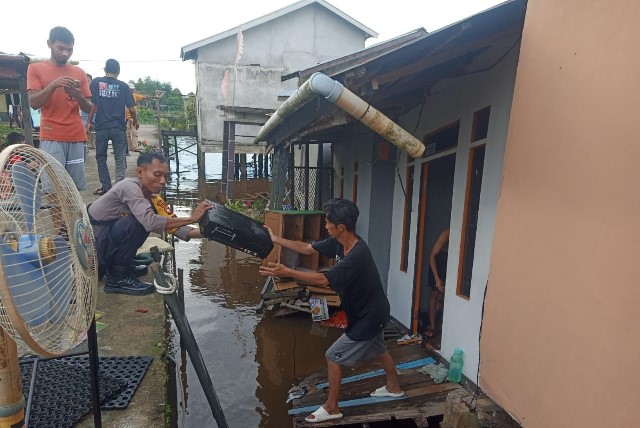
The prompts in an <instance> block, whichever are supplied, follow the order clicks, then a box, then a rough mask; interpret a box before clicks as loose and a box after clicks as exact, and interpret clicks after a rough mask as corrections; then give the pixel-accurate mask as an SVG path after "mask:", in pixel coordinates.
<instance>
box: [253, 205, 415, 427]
mask: <svg viewBox="0 0 640 428" xmlns="http://www.w3.org/2000/svg"><path fill="white" fill-rule="evenodd" d="M324 210H325V212H326V229H327V232H329V238H327V239H325V240H322V241H314V242H313V243H311V244H308V243H306V242H302V241H291V240H288V239H284V238H282V237H279V236H275V235H274V234H273V232H272V231H271V230H270V229H269V233H270V235H271V240H272V241H273V243H274V244H278V245H281V246H283V247H285V248H289V249H291V250H293V251H296V252H298V253H301V254H307V255H310V254H314V253H316V252H317V253H321V254H323V255H324V256H327V257H335V258H336V261H337V263H336V265H335V266H334V267H332V268H331V269H329V270H328V271H327V272H324V273H320V272H303V271H297V270H294V269H290V268H288V267H286V266H284V265H282V264H279V263H268V264H267V266H263V267H261V268H260V273H261V274H263V275H270V276H277V277H291V278H294V279H298V280H301V281H304V282H305V283H307V284H312V285H316V286H321V287H331V288H332V289H333V290H335V291H337V292H338V294H339V295H340V299H341V301H342V307H343V309H344V311H345V313H346V315H347V322H348V327H347V330H346V331H345V334H343V335H342V336H341V337H340V338H339V339H338V340H336V342H335V343H334V344H333V345H331V347H330V348H329V349H328V350H327V352H326V353H325V356H326V358H327V366H328V369H329V370H328V377H329V394H328V396H327V401H326V402H325V403H324V404H323V405H322V406H321V407H320V408H319V409H318V410H316V411H315V412H313V413H312V414H310V415H309V416H307V417H306V418H305V420H306V421H307V422H322V421H327V420H331V419H337V418H341V417H342V413H340V408H339V406H338V398H339V395H340V382H341V380H342V367H343V366H347V367H351V366H355V365H356V364H357V363H360V362H365V361H369V360H372V359H373V358H378V359H379V361H380V362H381V364H382V366H383V368H384V371H385V374H386V375H387V382H386V385H384V386H382V387H380V388H378V389H376V390H375V391H374V392H372V393H371V396H373V397H394V398H400V397H402V396H404V392H402V389H401V388H400V384H399V383H398V376H397V374H396V369H395V364H394V362H393V360H392V358H391V356H390V355H389V352H388V351H387V349H386V346H385V343H384V337H383V329H384V326H385V325H386V324H387V323H388V322H389V301H388V300H387V296H386V295H385V293H384V289H383V288H382V282H381V281H380V274H379V273H378V268H377V267H376V264H375V262H374V260H373V256H372V255H371V251H370V250H369V247H368V246H367V244H366V242H364V241H363V240H362V239H361V238H360V237H359V236H358V235H356V233H355V228H356V221H357V220H358V215H359V211H358V207H357V206H356V205H355V204H354V203H353V202H351V201H349V200H346V199H331V200H330V201H329V202H327V204H326V205H325V206H324Z"/></svg>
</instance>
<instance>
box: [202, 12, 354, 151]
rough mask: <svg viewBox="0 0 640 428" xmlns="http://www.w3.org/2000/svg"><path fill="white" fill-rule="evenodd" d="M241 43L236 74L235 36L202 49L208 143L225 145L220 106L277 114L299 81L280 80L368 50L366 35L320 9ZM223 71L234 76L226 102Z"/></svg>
mask: <svg viewBox="0 0 640 428" xmlns="http://www.w3.org/2000/svg"><path fill="white" fill-rule="evenodd" d="M243 37H244V43H243V46H244V49H243V53H242V57H241V59H240V63H239V65H238V66H237V67H235V68H234V59H235V56H236V37H235V36H231V37H227V38H226V39H223V40H219V41H217V42H215V43H212V44H209V45H206V46H203V47H202V48H200V49H198V56H197V59H196V67H195V68H196V82H197V100H198V109H199V116H198V117H199V120H198V126H199V130H198V131H199V135H200V137H201V139H202V141H203V142H204V143H207V142H221V141H222V133H223V126H222V123H223V113H222V112H221V111H220V110H218V109H217V107H216V106H217V105H221V104H222V105H235V106H245V107H256V108H273V109H275V108H277V107H278V106H280V104H281V103H282V101H278V96H281V95H285V96H287V95H290V94H291V93H293V92H294V91H295V90H296V89H297V83H298V81H297V79H290V80H288V81H285V82H282V81H281V79H280V78H281V76H282V75H285V74H287V73H291V72H294V71H297V70H302V69H305V68H308V67H311V66H314V65H316V64H318V63H322V62H326V61H329V60H332V59H335V58H337V57H340V56H343V55H347V54H349V53H352V52H355V51H358V50H361V49H364V44H365V34H364V32H363V31H362V30H359V29H358V28H356V27H354V26H353V25H351V24H349V23H348V22H347V21H345V20H343V19H342V18H339V17H338V16H337V15H335V14H333V13H332V12H330V11H328V10H327V9H325V8H324V7H321V6H318V5H317V4H316V5H310V6H308V7H304V8H302V9H299V10H296V11H294V12H292V13H289V14H287V15H284V16H282V17H280V18H277V19H274V20H272V21H269V22H266V23H264V24H261V25H258V26H256V27H253V28H249V29H246V30H244V31H243ZM225 70H229V71H230V73H229V79H228V84H227V89H228V94H227V98H226V99H225V98H224V96H223V95H222V93H221V90H220V86H221V83H222V79H223V76H224V74H225ZM236 70H237V73H236ZM236 74H237V82H236Z"/></svg>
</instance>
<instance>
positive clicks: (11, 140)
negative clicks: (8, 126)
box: [7, 132, 25, 144]
mask: <svg viewBox="0 0 640 428" xmlns="http://www.w3.org/2000/svg"><path fill="white" fill-rule="evenodd" d="M24 141H25V138H24V135H22V134H19V133H17V132H9V133H8V134H7V144H18V143H23V142H24Z"/></svg>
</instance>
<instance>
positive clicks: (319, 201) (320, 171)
mask: <svg viewBox="0 0 640 428" xmlns="http://www.w3.org/2000/svg"><path fill="white" fill-rule="evenodd" d="M316 166H317V167H318V168H317V169H316V206H315V207H314V209H322V205H323V204H324V200H323V196H324V195H323V192H324V145H323V144H322V143H320V144H318V164H317V165H316Z"/></svg>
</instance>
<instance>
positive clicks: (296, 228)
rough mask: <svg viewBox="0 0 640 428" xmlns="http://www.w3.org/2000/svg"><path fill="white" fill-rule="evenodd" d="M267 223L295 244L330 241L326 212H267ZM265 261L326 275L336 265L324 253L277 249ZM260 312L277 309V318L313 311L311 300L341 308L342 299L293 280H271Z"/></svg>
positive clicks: (274, 230)
mask: <svg viewBox="0 0 640 428" xmlns="http://www.w3.org/2000/svg"><path fill="white" fill-rule="evenodd" d="M265 224H266V225H267V226H269V228H270V229H271V230H272V231H273V233H274V234H276V235H278V236H281V237H283V238H286V239H290V240H294V241H305V242H309V243H310V242H312V241H314V240H320V239H324V238H326V237H327V236H328V235H327V233H326V230H325V228H324V212H322V211H267V212H266V213H265ZM265 262H276V263H282V264H284V265H285V266H287V267H290V268H293V269H296V270H306V271H313V272H322V271H325V270H327V269H329V268H330V267H331V266H333V263H334V261H333V259H330V258H327V257H323V256H321V255H320V254H313V255H299V254H297V253H295V252H294V251H291V250H288V249H286V248H282V247H280V246H279V245H276V246H274V248H273V251H272V252H271V253H270V254H269V256H267V258H266V260H265ZM261 297H262V303H261V304H260V305H259V306H258V310H260V311H262V310H265V309H267V310H273V311H274V313H275V314H276V315H287V314H291V313H293V312H296V311H300V312H309V313H311V309H310V307H309V299H311V298H325V299H327V306H329V307H330V308H331V307H333V308H338V307H340V297H339V296H338V294H337V293H336V292H335V291H333V290H332V289H330V288H325V287H317V286H314V285H309V284H304V283H301V282H296V281H295V280H293V279H292V278H268V279H267V281H266V282H265V285H264V288H263V289H262V293H261Z"/></svg>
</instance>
